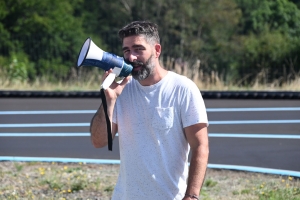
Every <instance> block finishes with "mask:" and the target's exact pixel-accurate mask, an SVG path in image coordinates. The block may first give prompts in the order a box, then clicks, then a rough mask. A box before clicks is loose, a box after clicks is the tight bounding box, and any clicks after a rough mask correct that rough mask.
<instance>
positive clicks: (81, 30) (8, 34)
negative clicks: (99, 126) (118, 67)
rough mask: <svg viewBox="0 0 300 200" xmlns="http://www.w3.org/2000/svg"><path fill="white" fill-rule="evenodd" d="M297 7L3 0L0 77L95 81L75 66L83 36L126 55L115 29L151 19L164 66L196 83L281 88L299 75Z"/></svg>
mask: <svg viewBox="0 0 300 200" xmlns="http://www.w3.org/2000/svg"><path fill="white" fill-rule="evenodd" d="M299 7H300V0H293V1H292V0H252V1H249V0H186V1H181V0H148V1H139V0H114V1H112V0H107V1H101V0H64V1H60V0H52V1H39V0H26V1H20V0H0V78H1V79H2V82H3V81H4V80H5V81H8V82H9V83H13V82H29V83H30V82H34V81H36V80H41V79H42V80H43V81H47V82H57V81H62V82H68V81H71V80H85V79H84V77H86V76H87V77H90V78H89V79H93V78H92V77H91V75H90V74H93V75H95V74H99V73H101V70H96V71H95V69H93V68H79V69H78V68H76V66H75V63H76V60H77V56H78V53H79V50H80V48H81V46H82V43H83V42H84V40H85V39H86V38H87V37H91V38H92V39H93V41H94V42H95V43H96V44H97V46H99V47H101V48H102V49H103V50H104V51H108V52H111V53H114V54H117V55H122V52H121V42H120V41H119V39H118V37H117V31H118V30H119V29H120V28H121V27H122V26H124V25H125V24H127V23H129V22H131V21H134V20H150V21H153V22H155V23H157V24H158V25H159V31H160V35H161V43H162V47H163V52H162V56H161V63H162V65H163V66H164V67H166V68H167V69H170V70H174V71H177V72H178V73H181V74H184V75H187V76H188V77H190V78H192V79H193V80H194V81H197V80H199V79H201V80H207V82H215V81H216V80H217V79H216V78H215V77H217V78H218V79H219V80H222V82H224V84H235V85H240V86H249V85H253V84H256V83H261V84H266V83H274V82H276V84H277V85H278V86H281V85H283V84H285V83H286V82H288V81H291V80H295V79H299V76H300V65H299V64H300V59H299V52H300V10H299ZM96 78H97V76H96Z"/></svg>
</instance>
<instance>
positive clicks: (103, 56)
mask: <svg viewBox="0 0 300 200" xmlns="http://www.w3.org/2000/svg"><path fill="white" fill-rule="evenodd" d="M81 66H95V67H99V68H101V69H103V70H105V71H108V70H109V69H113V72H112V73H110V74H109V76H107V78H106V79H105V80H104V82H103V84H102V87H103V88H104V89H106V88H108V87H109V86H110V85H111V83H112V82H113V81H114V79H115V77H117V76H118V77H126V76H128V75H129V74H130V73H131V71H132V69H133V67H132V65H130V64H127V63H126V62H125V61H124V59H123V58H122V57H119V56H117V55H114V54H111V53H108V52H105V51H103V50H102V49H100V48H99V47H98V46H97V45H95V43H94V42H93V41H92V39H91V38H87V39H86V40H85V42H84V43H83V45H82V47H81V50H80V52H79V55H78V59H77V67H81Z"/></svg>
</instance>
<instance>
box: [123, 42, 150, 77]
mask: <svg viewBox="0 0 300 200" xmlns="http://www.w3.org/2000/svg"><path fill="white" fill-rule="evenodd" d="M122 49H123V53H124V58H125V61H126V62H127V63H130V64H131V65H132V66H133V70H132V72H131V74H132V77H133V78H134V79H136V80H138V81H141V80H144V79H146V78H147V77H148V76H149V75H150V74H151V73H152V71H153V69H154V67H155V60H154V47H153V46H151V45H150V44H149V43H147V41H146V40H145V39H144V37H143V36H130V37H126V38H124V39H123V48H122Z"/></svg>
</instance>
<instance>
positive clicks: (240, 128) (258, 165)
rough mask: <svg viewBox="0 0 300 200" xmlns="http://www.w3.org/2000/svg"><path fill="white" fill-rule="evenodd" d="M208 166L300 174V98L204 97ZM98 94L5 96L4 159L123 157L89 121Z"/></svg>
mask: <svg viewBox="0 0 300 200" xmlns="http://www.w3.org/2000/svg"><path fill="white" fill-rule="evenodd" d="M205 104H206V107H207V111H208V118H209V123H210V125H209V140H210V157H209V166H211V167H220V168H226V167H228V166H230V167H229V168H234V166H240V167H237V169H246V170H247V169H248V170H249V169H250V171H251V169H252V168H255V169H265V172H268V170H269V171H270V170H271V171H272V170H275V171H276V170H277V171H278V170H279V172H286V171H287V172H288V173H289V171H291V174H292V175H294V176H299V177H300V101H299V100H270V99H269V100H266V99H261V100H242V99H240V100H236V99H230V100H226V99H218V100H216V99H205ZM98 105H99V100H98V99H97V98H90V99H89V98H82V99H79V98H74V99H72V98H57V99H55V98H1V99H0V160H18V159H19V160H22V159H23V160H29V161H30V159H31V160H34V158H36V159H37V160H39V159H40V160H43V159H44V160H48V161H51V160H53V161H56V160H58V159H61V160H62V161H67V160H68V159H69V160H71V161H72V159H73V160H76V159H77V160H87V159H93V160H102V161H105V162H107V163H110V162H109V161H110V160H111V163H114V162H116V161H118V160H119V148H118V137H116V138H115V140H114V146H113V151H112V152H110V151H108V150H107V148H103V149H95V148H94V147H93V146H92V145H91V142H90V138H89V122H90V120H91V118H92V116H93V113H94V112H95V111H96V109H97V108H98Z"/></svg>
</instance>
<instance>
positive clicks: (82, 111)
mask: <svg viewBox="0 0 300 200" xmlns="http://www.w3.org/2000/svg"><path fill="white" fill-rule="evenodd" d="M206 110H207V112H254V111H256V112H265V111H300V107H270V108H207V109H206ZM94 113H96V110H35V111H0V115H48V114H94Z"/></svg>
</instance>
